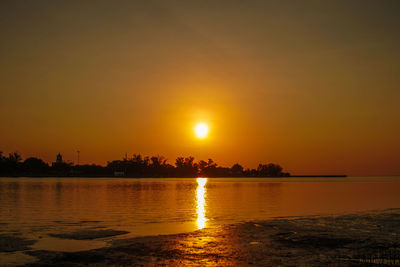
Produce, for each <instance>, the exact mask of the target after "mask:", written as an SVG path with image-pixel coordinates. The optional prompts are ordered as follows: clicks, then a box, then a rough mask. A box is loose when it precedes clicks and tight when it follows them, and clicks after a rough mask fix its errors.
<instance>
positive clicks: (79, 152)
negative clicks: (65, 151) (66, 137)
mask: <svg viewBox="0 0 400 267" xmlns="http://www.w3.org/2000/svg"><path fill="white" fill-rule="evenodd" d="M76 153H78V165H79V155H80V154H81V151H79V150H78V151H76Z"/></svg>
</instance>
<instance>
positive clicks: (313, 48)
mask: <svg viewBox="0 0 400 267" xmlns="http://www.w3.org/2000/svg"><path fill="white" fill-rule="evenodd" d="M399 14H400V1H396V0H394V1H365V0H364V1H351V0H350V1H349V0H346V1H233V0H230V1H168V0H167V1H166V0H160V1H149V0H146V1H16V0H11V1H1V3H0V32H1V42H0V121H1V123H0V150H1V151H3V152H5V153H8V152H13V151H19V152H20V153H21V154H22V156H23V157H24V158H26V157H28V156H37V157H41V158H43V159H45V160H47V161H54V159H55V155H56V154H57V153H58V152H61V153H62V154H63V155H64V158H65V159H66V160H70V161H75V162H76V158H77V156H76V152H75V151H76V150H78V149H79V150H80V151H81V162H82V163H99V164H105V163H106V161H107V160H112V159H118V158H121V157H123V156H124V155H125V153H128V155H130V154H132V153H142V154H146V155H157V154H159V155H164V156H166V157H167V158H168V159H169V162H170V163H173V162H174V159H175V158H176V157H177V156H180V155H185V156H188V155H193V156H194V157H196V158H197V159H200V158H201V159H207V158H213V159H214V160H215V161H216V162H217V163H219V164H220V165H225V166H231V165H232V164H234V163H235V162H240V163H242V164H243V165H245V166H246V167H256V165H257V164H258V163H259V162H263V163H266V162H274V163H279V164H281V165H282V166H283V167H284V169H285V170H287V171H290V172H292V173H293V174H318V173H319V174H337V173H347V174H349V175H377V174H399V173H400V88H399V85H400V16H399ZM198 121H205V122H207V123H209V125H210V136H209V138H207V139H205V140H197V139H196V138H195V137H194V135H193V130H192V128H193V126H194V124H195V123H196V122H198Z"/></svg>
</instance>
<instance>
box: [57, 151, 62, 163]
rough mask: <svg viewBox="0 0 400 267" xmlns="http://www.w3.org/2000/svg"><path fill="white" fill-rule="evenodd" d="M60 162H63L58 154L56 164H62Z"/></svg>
mask: <svg viewBox="0 0 400 267" xmlns="http://www.w3.org/2000/svg"><path fill="white" fill-rule="evenodd" d="M62 162H63V160H62V155H61V154H60V153H58V155H57V159H56V163H62Z"/></svg>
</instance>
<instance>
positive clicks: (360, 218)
mask: <svg viewBox="0 0 400 267" xmlns="http://www.w3.org/2000/svg"><path fill="white" fill-rule="evenodd" d="M82 233H83V237H82V236H80V235H81V234H82ZM112 234H113V231H111V230H110V229H109V230H104V232H102V231H99V230H96V231H94V232H93V235H91V232H90V231H89V230H88V231H86V232H82V231H81V232H80V233H79V235H76V236H73V235H66V236H65V238H69V239H71V238H75V239H90V238H93V239H97V238H101V237H102V236H110V235H112ZM115 234H116V235H117V234H120V233H119V232H118V231H115ZM60 236H62V235H61V234H60ZM1 240H2V241H1V243H0V249H1V251H2V253H4V252H6V251H9V252H14V253H15V252H19V253H21V252H22V253H23V254H25V255H29V256H33V257H34V258H36V261H32V262H30V263H27V264H25V266H46V265H47V266H54V265H57V266H84V265H89V266H155V265H166V266H170V265H172V266H182V265H189V266H190V265H200V266H250V265H255V266H364V265H370V266H398V265H400V209H387V210H381V211H370V212H363V213H356V214H346V215H339V216H307V217H296V218H295V217H293V218H288V217H285V218H274V219H271V220H267V221H257V222H245V223H239V224H232V225H223V226H220V227H216V228H205V229H202V230H198V231H195V232H190V233H184V234H174V235H159V236H146V237H135V238H129V239H116V240H114V241H113V242H111V243H110V244H109V246H107V247H104V248H100V249H93V250H88V251H80V252H55V251H46V250H32V249H29V247H30V245H32V244H33V243H34V241H30V240H24V239H18V237H17V236H14V237H11V236H9V237H8V238H6V237H5V236H3V237H2V238H1Z"/></svg>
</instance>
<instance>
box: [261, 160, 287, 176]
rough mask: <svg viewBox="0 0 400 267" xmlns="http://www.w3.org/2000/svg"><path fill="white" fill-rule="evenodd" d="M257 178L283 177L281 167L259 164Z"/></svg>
mask: <svg viewBox="0 0 400 267" xmlns="http://www.w3.org/2000/svg"><path fill="white" fill-rule="evenodd" d="M257 173H258V176H261V177H279V176H283V174H282V167H281V166H279V165H277V164H273V163H269V164H259V165H258V167H257Z"/></svg>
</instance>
